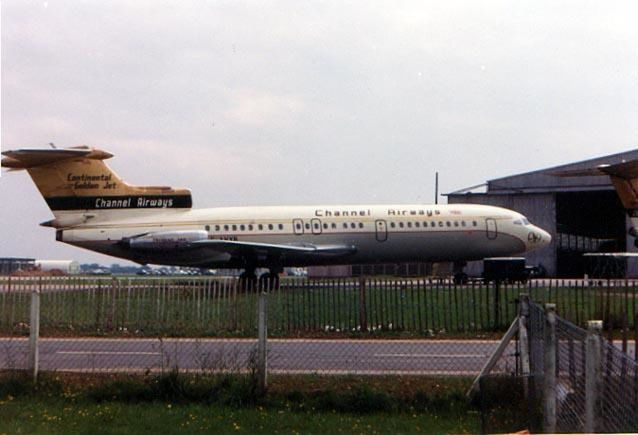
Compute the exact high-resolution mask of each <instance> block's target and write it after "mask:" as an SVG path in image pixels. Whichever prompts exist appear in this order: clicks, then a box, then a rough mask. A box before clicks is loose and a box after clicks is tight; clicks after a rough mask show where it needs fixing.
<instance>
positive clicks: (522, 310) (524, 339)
mask: <svg viewBox="0 0 638 435" xmlns="http://www.w3.org/2000/svg"><path fill="white" fill-rule="evenodd" d="M528 317H529V295H527V294H521V296H520V305H519V307H518V338H519V339H518V345H519V354H520V358H521V374H522V375H523V376H529V374H530V366H529V335H528V334H527V318H528ZM525 397H526V398H527V378H525Z"/></svg>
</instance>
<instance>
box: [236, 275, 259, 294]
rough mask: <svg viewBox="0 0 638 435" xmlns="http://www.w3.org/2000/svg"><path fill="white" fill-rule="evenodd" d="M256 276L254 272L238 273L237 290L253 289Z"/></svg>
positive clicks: (247, 290) (246, 290)
mask: <svg viewBox="0 0 638 435" xmlns="http://www.w3.org/2000/svg"><path fill="white" fill-rule="evenodd" d="M256 284H257V277H255V274H254V273H250V272H242V273H241V274H240V275H239V290H240V291H243V292H249V291H253V290H255V288H256Z"/></svg>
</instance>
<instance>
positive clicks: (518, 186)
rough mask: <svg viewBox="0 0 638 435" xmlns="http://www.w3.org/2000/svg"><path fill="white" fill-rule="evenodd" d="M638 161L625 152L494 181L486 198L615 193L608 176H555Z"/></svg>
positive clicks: (635, 151) (633, 154)
mask: <svg viewBox="0 0 638 435" xmlns="http://www.w3.org/2000/svg"><path fill="white" fill-rule="evenodd" d="M634 159H638V149H633V150H630V151H624V152H621V153H617V154H610V155H607V156H601V157H595V158H592V159H587V160H582V161H579V162H574V163H567V164H563V165H558V166H552V167H549V168H545V169H538V170H534V171H530V172H525V173H522V174H515V175H509V176H506V177H501V178H493V179H491V180H488V181H487V191H486V192H485V193H486V194H524V193H530V194H531V193H547V192H574V191H585V190H607V189H610V190H611V189H613V186H612V185H611V182H610V180H609V178H608V177H607V176H588V177H558V176H555V175H552V174H553V173H554V172H557V171H565V170H574V169H585V168H591V167H595V166H598V165H602V164H614V163H620V162H622V161H626V160H634ZM471 190H473V189H472V188H466V189H460V190H457V191H454V192H450V193H447V194H445V195H446V196H454V195H464V194H466V193H469V192H471Z"/></svg>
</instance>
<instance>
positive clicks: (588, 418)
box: [584, 320, 603, 433]
mask: <svg viewBox="0 0 638 435" xmlns="http://www.w3.org/2000/svg"><path fill="white" fill-rule="evenodd" d="M602 329H603V322H602V320H590V321H588V322H587V338H586V341H585V428H584V429H585V432H588V433H594V432H595V431H596V428H595V422H596V408H597V403H598V394H599V393H600V391H599V390H600V373H601V371H600V363H601V359H600V356H601V343H600V338H601V337H600V333H601V331H602Z"/></svg>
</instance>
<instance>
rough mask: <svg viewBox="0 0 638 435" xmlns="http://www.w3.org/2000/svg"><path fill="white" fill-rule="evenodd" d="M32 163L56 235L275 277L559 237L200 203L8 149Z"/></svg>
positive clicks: (484, 226)
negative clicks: (287, 271)
mask: <svg viewBox="0 0 638 435" xmlns="http://www.w3.org/2000/svg"><path fill="white" fill-rule="evenodd" d="M2 154H3V155H4V158H3V159H2V163H1V164H2V167H5V168H8V169H9V170H26V171H27V172H28V173H29V175H30V176H31V178H32V180H33V181H34V183H35V184H36V186H37V188H38V189H39V191H40V193H41V194H42V196H43V197H44V199H45V201H46V203H47V205H48V206H49V208H50V209H51V211H52V213H53V215H54V219H52V220H49V221H47V222H43V223H42V224H41V225H43V226H46V227H52V228H54V229H55V231H56V240H57V241H60V242H64V243H68V244H70V245H74V246H77V247H80V248H85V249H89V250H92V251H96V252H99V253H103V254H107V255H111V256H114V257H119V258H124V259H127V260H131V261H133V262H136V263H139V264H143V265H146V264H158V265H175V266H189V267H200V268H235V269H243V273H242V274H241V277H242V278H244V279H247V280H252V279H255V271H256V270H257V269H258V268H266V269H268V270H269V272H267V273H265V274H263V275H262V276H261V277H260V279H269V278H274V279H276V278H277V277H278V274H279V273H280V272H282V271H283V268H284V267H304V266H311V265H334V264H339V265H344V264H371V263H399V262H412V261H423V262H440V261H449V262H454V263H455V265H457V266H460V267H461V268H462V266H464V264H465V262H466V261H470V260H480V259H482V258H485V257H499V256H511V255H517V254H521V253H524V252H528V251H531V250H534V249H538V248H542V247H544V246H547V245H548V244H549V243H550V241H551V236H550V235H549V234H548V233H547V232H546V231H544V230H542V229H541V228H538V227H536V226H534V225H532V224H531V223H530V222H529V221H528V220H527V219H526V218H525V216H523V215H521V214H520V213H517V212H515V211H512V210H508V209H505V208H500V207H492V206H486V205H475V204H451V205H438V204H435V205H427V204H398V205H392V204H391V205H314V206H262V207H219V208H208V209H194V208H192V197H191V192H190V190H188V189H175V188H172V187H165V186H134V185H130V184H128V183H126V182H125V181H123V180H122V179H121V178H120V177H119V176H118V175H117V174H116V173H115V172H113V171H112V170H111V169H110V168H109V167H108V165H107V164H106V163H105V162H104V160H106V159H109V158H111V157H113V155H112V154H110V153H108V152H106V151H103V150H101V149H97V148H93V147H89V146H86V145H82V146H76V147H70V148H54V149H19V150H14V151H5V152H3V153H2Z"/></svg>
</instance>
